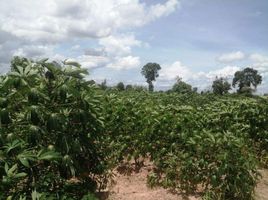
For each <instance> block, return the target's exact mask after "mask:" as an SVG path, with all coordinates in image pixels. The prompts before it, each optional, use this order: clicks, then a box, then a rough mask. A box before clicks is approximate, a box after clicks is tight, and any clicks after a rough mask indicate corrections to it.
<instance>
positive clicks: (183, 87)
mask: <svg viewBox="0 0 268 200" xmlns="http://www.w3.org/2000/svg"><path fill="white" fill-rule="evenodd" d="M172 91H173V92H176V93H179V94H188V93H192V92H194V91H193V90H192V86H191V85H190V84H188V83H185V82H184V81H182V79H181V78H177V81H176V83H175V84H174V85H173V87H172Z"/></svg>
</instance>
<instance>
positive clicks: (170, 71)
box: [159, 61, 192, 81]
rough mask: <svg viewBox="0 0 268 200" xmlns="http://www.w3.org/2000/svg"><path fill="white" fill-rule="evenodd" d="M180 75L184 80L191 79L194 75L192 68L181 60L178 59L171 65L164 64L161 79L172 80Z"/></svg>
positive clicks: (160, 73)
mask: <svg viewBox="0 0 268 200" xmlns="http://www.w3.org/2000/svg"><path fill="white" fill-rule="evenodd" d="M178 76H179V77H181V78H182V79H184V80H189V79H190V78H191V76H192V72H191V70H190V69H189V68H188V67H186V66H184V65H182V63H181V62H180V61H176V62H174V63H173V64H171V65H170V66H167V65H163V67H162V69H161V70H160V71H159V79H160V80H166V81H172V80H175V79H176V78H177V77H178Z"/></svg>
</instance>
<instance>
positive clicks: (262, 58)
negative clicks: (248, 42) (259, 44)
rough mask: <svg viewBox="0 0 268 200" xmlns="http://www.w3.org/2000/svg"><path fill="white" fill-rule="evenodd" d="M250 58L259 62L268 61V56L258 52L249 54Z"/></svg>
mask: <svg viewBox="0 0 268 200" xmlns="http://www.w3.org/2000/svg"><path fill="white" fill-rule="evenodd" d="M249 58H250V59H251V60H252V61H254V62H258V63H263V62H268V57H267V56H264V55H261V54H258V53H254V54H251V55H250V56H249Z"/></svg>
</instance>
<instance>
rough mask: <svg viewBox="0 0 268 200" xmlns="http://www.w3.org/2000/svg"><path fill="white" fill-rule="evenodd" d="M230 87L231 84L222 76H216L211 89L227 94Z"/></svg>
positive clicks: (214, 91)
mask: <svg viewBox="0 0 268 200" xmlns="http://www.w3.org/2000/svg"><path fill="white" fill-rule="evenodd" d="M230 89H231V84H230V83H229V82H228V81H227V80H226V79H224V78H223V77H220V78H218V77H216V79H215V80H214V81H213V83H212V90H213V93H214V94H219V95H223V94H227V93H228V91H229V90H230Z"/></svg>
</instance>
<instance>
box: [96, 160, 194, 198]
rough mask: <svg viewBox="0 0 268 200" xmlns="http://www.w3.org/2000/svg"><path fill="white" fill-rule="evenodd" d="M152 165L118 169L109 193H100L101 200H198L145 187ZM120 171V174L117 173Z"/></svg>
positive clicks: (164, 190)
mask: <svg viewBox="0 0 268 200" xmlns="http://www.w3.org/2000/svg"><path fill="white" fill-rule="evenodd" d="M152 167H153V166H152V165H151V164H150V163H146V164H145V165H143V166H141V167H138V168H137V167H134V165H133V167H130V166H127V167H125V168H124V166H123V167H122V166H121V167H120V168H119V169H118V170H116V171H115V175H116V177H115V184H114V185H113V186H112V187H111V188H109V193H108V192H104V193H102V197H101V199H102V200H141V199H146V200H156V199H157V200H198V199H199V198H197V197H194V196H189V197H186V196H183V195H182V194H174V193H172V192H171V191H169V190H166V189H164V188H161V187H157V188H150V187H148V186H147V183H146V182H147V175H148V173H149V172H150V171H151V170H152ZM118 171H120V172H118Z"/></svg>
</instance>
